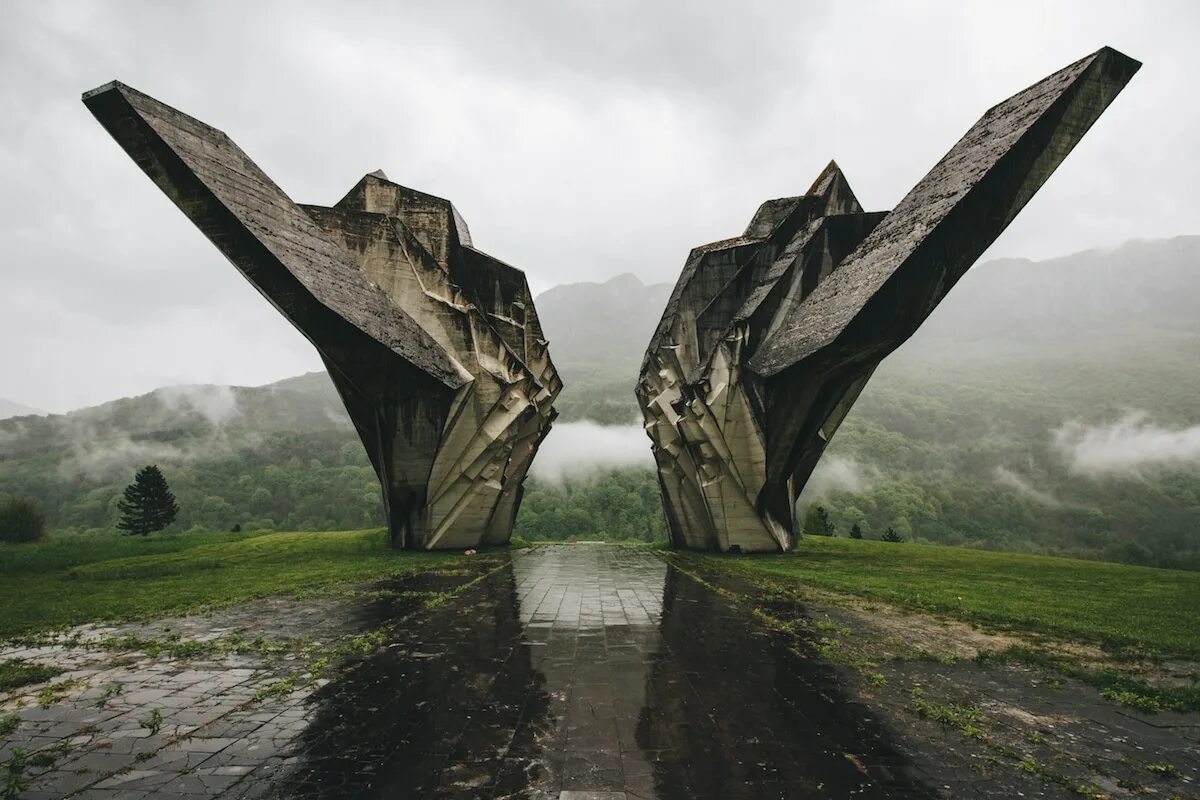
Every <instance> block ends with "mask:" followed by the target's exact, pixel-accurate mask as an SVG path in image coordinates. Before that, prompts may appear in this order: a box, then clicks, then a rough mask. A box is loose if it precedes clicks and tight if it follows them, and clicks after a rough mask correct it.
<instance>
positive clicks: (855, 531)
mask: <svg viewBox="0 0 1200 800" xmlns="http://www.w3.org/2000/svg"><path fill="white" fill-rule="evenodd" d="M850 538H851V539H861V538H862V528H860V527H859V526H858V523H857V522H856V523H854V524H853V525H851V526H850Z"/></svg>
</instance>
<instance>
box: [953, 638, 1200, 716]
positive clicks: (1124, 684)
mask: <svg viewBox="0 0 1200 800" xmlns="http://www.w3.org/2000/svg"><path fill="white" fill-rule="evenodd" d="M975 660H976V661H978V662H980V663H986V662H989V661H992V662H1000V663H1011V664H1024V665H1026V666H1030V667H1039V668H1041V669H1046V670H1051V671H1054V672H1058V673H1060V674H1062V675H1066V676H1067V677H1070V678H1074V679H1075V680H1079V681H1083V682H1084V683H1087V684H1089V685H1091V686H1094V687H1095V688H1096V689H1098V690H1099V691H1100V694H1101V695H1102V696H1104V697H1106V698H1108V699H1109V700H1112V701H1113V702H1116V703H1120V704H1121V705H1125V706H1129V707H1131V708H1136V709H1138V710H1139V711H1145V712H1148V713H1151V714H1153V713H1155V712H1158V711H1163V710H1167V711H1180V712H1188V711H1200V686H1198V685H1196V684H1192V685H1190V686H1184V685H1173V686H1155V685H1152V684H1150V683H1147V682H1146V681H1144V680H1141V679H1140V678H1138V677H1137V676H1135V675H1131V674H1129V673H1128V672H1124V671H1122V670H1117V669H1112V668H1109V667H1106V668H1103V669H1092V668H1089V667H1085V666H1083V665H1081V664H1079V663H1077V662H1076V661H1075V660H1074V659H1072V658H1068V657H1066V656H1062V655H1058V654H1054V653H1047V652H1045V651H1042V650H1034V649H1032V648H1028V647H1020V646H1016V647H1010V648H1008V649H1006V650H1002V651H1000V652H987V651H985V652H981V653H979V655H978V656H976V658H975Z"/></svg>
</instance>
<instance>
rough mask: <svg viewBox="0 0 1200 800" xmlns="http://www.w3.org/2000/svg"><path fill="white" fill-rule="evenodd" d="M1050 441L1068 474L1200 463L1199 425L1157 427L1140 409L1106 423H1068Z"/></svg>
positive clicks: (1137, 471)
mask: <svg viewBox="0 0 1200 800" xmlns="http://www.w3.org/2000/svg"><path fill="white" fill-rule="evenodd" d="M1054 443H1055V446H1056V447H1057V448H1058V449H1059V451H1060V452H1061V453H1062V454H1063V456H1064V457H1065V458H1066V459H1067V463H1068V465H1069V467H1070V469H1071V471H1072V472H1075V473H1077V474H1080V475H1090V476H1117V477H1120V476H1131V477H1140V476H1142V475H1144V474H1146V473H1147V472H1150V471H1155V470H1161V469H1166V468H1180V467H1200V425H1192V426H1191V427H1186V428H1168V427H1164V426H1161V425H1156V424H1155V423H1154V422H1153V421H1152V420H1151V418H1150V415H1149V414H1147V413H1146V412H1144V411H1130V412H1129V413H1128V414H1126V415H1125V416H1123V417H1122V418H1120V419H1119V420H1117V421H1115V422H1112V423H1109V424H1106V425H1085V424H1083V423H1081V422H1068V423H1066V424H1065V425H1063V426H1062V427H1060V428H1059V429H1058V430H1056V431H1055V432H1054Z"/></svg>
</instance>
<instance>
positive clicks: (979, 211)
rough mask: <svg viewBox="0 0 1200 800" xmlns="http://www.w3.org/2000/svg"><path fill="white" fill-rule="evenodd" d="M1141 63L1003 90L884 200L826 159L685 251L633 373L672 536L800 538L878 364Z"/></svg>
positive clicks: (1097, 60) (752, 546)
mask: <svg viewBox="0 0 1200 800" xmlns="http://www.w3.org/2000/svg"><path fill="white" fill-rule="evenodd" d="M1140 66H1141V65H1140V64H1139V63H1138V62H1137V61H1134V60H1133V59H1130V58H1128V57H1127V56H1124V55H1122V54H1121V53H1118V52H1117V51H1115V50H1112V49H1111V48H1107V47H1106V48H1104V49H1101V50H1099V51H1097V52H1096V53H1093V54H1092V55H1090V56H1087V57H1086V58H1084V59H1081V60H1080V61H1077V62H1075V63H1074V64H1071V65H1070V66H1068V67H1066V68H1064V69H1062V70H1060V71H1058V72H1056V73H1054V74H1053V75H1051V76H1049V77H1048V78H1046V79H1044V80H1042V81H1041V82H1039V83H1037V84H1035V85H1033V86H1031V87H1030V88H1028V89H1026V90H1024V91H1022V92H1020V93H1018V94H1016V95H1014V96H1013V97H1010V98H1009V99H1008V100H1005V101H1004V102H1002V103H1000V104H999V105H997V106H995V107H994V108H992V109H990V110H989V111H988V112H987V113H986V114H984V115H983V117H982V118H981V119H980V120H979V122H977V123H976V124H975V126H974V127H973V128H971V129H970V130H969V131H967V134H966V135H965V136H964V137H963V138H962V139H961V140H959V142H958V144H956V145H955V146H954V147H953V148H951V150H950V152H949V153H947V154H946V156H945V157H944V158H943V159H942V160H941V161H940V162H938V164H937V165H935V166H934V168H933V169H932V170H931V171H930V172H929V174H928V175H926V176H925V177H924V178H923V179H922V180H921V181H920V182H919V183H918V184H917V185H916V187H914V188H913V189H912V191H910V192H909V193H908V195H907V196H905V197H904V199H903V200H901V201H900V204H899V205H897V206H896V208H895V209H893V210H892V211H890V212H865V211H864V210H863V208H862V206H860V205H859V202H858V200H857V198H855V196H854V193H853V192H852V191H851V190H850V185H849V183H847V181H846V177H845V176H844V175H843V174H842V172H841V170H840V169H838V166H837V164H834V163H830V164H829V166H828V167H826V168H825V170H824V171H823V172H822V173H821V175H820V176H819V177H818V178H817V180H816V182H815V183H814V184H813V185H812V187H811V188H810V189H809V190H808V192H807V193H806V194H804V195H801V196H798V197H785V198H781V199H778V200H769V201H767V202H766V203H763V204H762V206H761V207H760V208H759V209H758V211H757V213H755V215H754V218H753V219H752V220H751V221H750V225H749V226H748V227H747V228H746V231H745V233H743V234H742V235H741V236H738V237H736V238H733V239H727V240H724V241H720V242H714V243H713V244H708V245H704V246H703V247H699V248H696V249H695V250H693V251H692V253H691V255H690V256H689V257H688V260H687V263H686V264H685V266H684V269H683V273H682V274H681V275H680V277H679V282H678V283H677V284H676V285H675V289H674V292H673V293H672V295H671V297H670V299H669V300H668V302H667V307H666V310H665V311H664V312H663V316H662V319H661V321H660V322H659V325H658V328H657V330H656V331H655V333H654V336H653V338H652V339H651V341H650V345H649V348H648V349H647V351H646V357H645V360H644V361H643V363H642V369H641V374H640V376H639V380H638V384H637V388H636V392H637V397H638V401H639V403H640V405H641V407H642V413H643V416H644V419H645V428H646V433H647V434H648V435H649V436H650V439H651V442H652V448H653V451H654V457H655V460H656V462H657V465H658V475H659V480H660V482H661V484H662V489H663V500H664V506H665V511H666V517H667V528H668V531H669V534H670V537H671V542H672V544H673V545H675V546H677V547H692V548H702V549H709V550H721V551H728V550H739V551H744V552H748V551H770V550H786V549H787V548H789V547H790V546H791V545H792V543H793V537H794V524H795V521H794V519H793V517H794V515H795V504H796V497H797V494H798V493H799V491H800V490H801V488H802V487H803V486H804V484H805V482H806V481H807V480H808V478H809V476H810V475H811V473H812V471H813V468H814V467H815V466H816V464H817V461H818V459H819V458H820V457H821V453H822V452H823V451H824V450H825V447H826V445H827V444H828V442H829V439H830V437H832V436H833V434H834V432H835V431H836V430H837V428H838V425H840V424H841V422H842V419H843V418H844V417H845V416H846V413H847V412H848V411H849V410H850V407H851V405H853V403H854V401H855V399H856V398H857V397H858V395H859V393H860V392H861V391H862V389H863V387H864V386H865V384H866V382H867V380H868V379H869V378H870V377H871V373H872V371H873V370H874V369H875V367H876V366H877V365H878V364H879V362H880V361H882V360H883V358H884V357H885V356H887V355H888V354H889V353H891V352H892V351H893V350H895V349H896V348H897V347H899V346H900V345H901V344H902V343H903V342H904V341H905V340H906V339H908V337H910V336H911V335H912V334H913V333H914V332H915V331H916V330H917V328H918V326H920V324H921V323H922V322H923V321H924V320H925V318H926V317H928V316H929V314H930V313H931V312H932V311H933V309H934V307H935V306H937V304H938V303H939V302H941V301H942V299H943V298H944V297H945V296H946V293H947V292H949V291H950V289H951V287H953V286H954V284H955V282H957V281H958V279H959V278H961V277H962V275H963V273H965V272H966V271H967V269H968V268H969V267H970V266H971V264H973V263H974V262H975V260H976V259H977V258H979V256H980V255H981V254H982V253H983V251H984V250H986V249H987V247H988V245H990V244H991V243H992V242H993V241H995V239H996V237H997V236H999V235H1000V233H1001V232H1002V231H1003V230H1004V229H1005V228H1006V227H1007V226H1008V224H1009V223H1010V222H1011V221H1012V220H1013V218H1014V217H1015V216H1016V215H1017V212H1019V211H1020V210H1021V208H1022V207H1023V206H1024V205H1025V203H1027V202H1028V201H1029V198H1030V197H1032V196H1033V194H1034V192H1036V191H1037V190H1038V189H1039V188H1040V187H1041V186H1042V184H1043V183H1045V181H1046V179H1047V178H1049V177H1050V174H1051V173H1052V172H1054V170H1055V169H1056V168H1057V167H1058V165H1059V164H1060V163H1061V162H1062V160H1063V159H1064V158H1066V156H1067V154H1068V153H1069V152H1070V151H1071V149H1072V148H1073V147H1074V146H1075V145H1076V144H1077V143H1078V142H1079V140H1080V139H1081V138H1082V137H1083V135H1084V133H1086V132H1087V130H1088V128H1090V127H1091V125H1092V123H1094V122H1095V121H1096V119H1097V118H1098V117H1099V116H1100V114H1101V113H1102V112H1103V111H1104V110H1105V108H1107V107H1108V105H1109V103H1111V102H1112V100H1113V98H1115V97H1116V95H1117V94H1118V93H1119V92H1120V91H1121V89H1122V88H1124V86H1125V84H1126V83H1128V81H1129V80H1130V79H1131V78H1132V77H1133V74H1134V73H1135V72H1136V71H1137V69H1138V67H1140Z"/></svg>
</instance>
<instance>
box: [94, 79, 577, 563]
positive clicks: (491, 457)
mask: <svg viewBox="0 0 1200 800" xmlns="http://www.w3.org/2000/svg"><path fill="white" fill-rule="evenodd" d="M83 101H84V103H85V104H86V105H87V107H88V108H89V109H90V110H91V112H92V113H93V114H94V115H95V116H96V118H97V119H98V120H99V121H100V123H101V124H102V125H104V127H105V129H107V130H108V132H109V133H110V134H111V135H112V137H113V138H114V139H116V141H117V143H118V144H120V145H121V147H123V148H124V149H125V151H126V152H127V153H128V154H129V155H130V157H131V158H133V160H134V161H135V162H136V163H137V164H138V166H139V167H141V168H142V170H143V171H144V172H145V173H146V174H147V175H148V176H150V178H151V179H152V180H153V181H154V182H155V183H156V184H157V185H158V187H159V188H160V189H162V190H163V192H164V193H165V194H166V195H167V196H168V197H169V198H170V199H171V200H172V202H174V203H175V204H176V205H177V206H179V208H180V210H181V211H183V212H184V213H185V214H186V215H187V216H188V218H189V219H191V220H192V222H194V223H195V224H196V227H198V228H199V229H200V230H201V231H202V232H203V233H204V234H205V236H207V237H208V238H209V240H210V241H212V243H213V244H215V245H216V246H217V248H218V249H219V250H220V251H221V252H222V253H224V254H225V256H226V257H227V258H228V259H229V260H230V261H231V262H232V263H233V264H234V266H236V267H237V268H238V270H239V271H241V273H242V274H243V275H244V276H245V277H246V278H247V279H248V280H249V281H250V283H251V284H253V285H254V287H255V288H256V289H258V290H259V292H261V293H262V294H263V296H264V297H266V298H267V300H269V301H270V302H271V304H272V305H274V306H275V307H276V308H277V309H278V310H279V311H280V313H282V314H283V315H284V316H285V317H287V318H288V320H290V321H291V322H292V324H293V325H295V326H296V327H297V328H298V329H299V330H300V332H301V333H303V334H304V335H305V337H307V338H308V340H309V341H311V342H312V343H313V345H314V346H315V347H316V348H317V351H318V352H319V353H320V355H321V358H322V359H323V360H324V362H325V364H326V366H327V367H328V369H329V374H330V376H331V377H332V379H333V382H334V385H335V386H337V389H338V392H339V393H340V394H341V396H342V399H343V401H344V402H345V404H346V409H347V411H349V413H350V418H351V419H352V420H353V422H354V425H355V427H356V428H357V429H358V433H359V436H360V437H361V438H362V441H363V444H364V445H365V446H366V448H367V453H368V455H369V456H370V458H371V463H372V464H373V465H374V467H375V471H376V473H377V474H378V475H379V480H380V483H381V485H382V487H383V499H384V506H385V508H386V511H387V518H388V527H389V530H390V533H391V538H392V542H393V544H395V545H396V546H398V547H420V548H452V547H471V546H475V545H478V544H481V543H485V542H486V543H501V542H506V541H508V539H509V537H510V536H511V534H512V526H513V522H514V521H515V519H516V513H517V508H518V506H519V505H520V499H521V484H522V482H523V481H524V479H525V474H526V472H527V470H528V468H529V464H530V462H531V461H532V459H533V455H534V453H535V452H536V450H537V447H538V445H539V444H540V443H541V440H542V438H543V437H544V436H545V435H546V433H547V431H548V430H549V427H550V423H551V421H552V420H553V418H554V411H553V408H552V404H553V401H554V398H555V397H556V396H557V395H558V393H559V391H560V390H561V388H562V384H561V381H560V380H559V378H558V373H557V372H556V371H555V369H554V365H553V364H552V363H551V361H550V357H549V353H548V351H547V344H546V341H545V338H544V336H543V334H542V330H541V326H540V325H539V323H538V318H537V313H536V311H535V310H534V307H533V298H532V296H531V294H530V291H529V286H528V284H527V283H526V281H525V276H524V274H523V273H522V272H520V271H519V270H517V269H515V268H513V267H510V266H508V265H507V264H504V263H502V262H500V261H498V260H496V259H494V258H492V257H491V256H489V255H487V254H485V253H483V252H481V251H479V250H476V249H475V248H474V247H473V246H472V242H471V239H470V235H469V234H468V233H467V229H466V223H465V222H464V221H463V219H462V217H461V215H459V213H458V211H457V210H456V209H455V208H454V206H453V205H451V203H450V202H449V201H447V200H443V199H441V198H438V197H433V196H432V195H427V194H423V193H421V192H417V191H414V190H412V189H408V188H405V187H403V186H400V185H398V184H395V183H392V182H391V181H389V180H387V178H386V176H384V175H383V173H382V172H376V173H372V174H370V175H367V176H365V177H364V178H363V179H362V180H361V181H359V182H358V184H357V185H356V186H355V187H354V188H353V189H352V190H351V191H350V193H349V194H347V196H346V197H345V198H343V199H342V200H341V201H340V202H339V203H338V204H337V205H336V206H334V207H332V208H325V207H321V206H301V205H297V204H296V203H293V202H292V200H291V199H289V198H288V196H287V195H286V194H284V192H283V191H282V190H281V189H280V188H279V187H278V186H276V185H275V183H274V182H272V181H271V179H270V178H268V177H267V176H266V174H264V173H263V172H262V170H260V169H259V168H258V166H257V165H256V164H255V163H254V162H253V161H251V160H250V158H249V157H248V156H246V154H245V153H243V152H242V150H241V149H240V148H239V147H238V146H237V145H236V144H234V143H233V142H232V141H231V140H230V139H229V137H228V136H226V135H225V134H224V133H222V132H221V131H219V130H216V129H215V128H212V127H209V126H208V125H205V124H204V123H202V122H200V121H199V120H196V119H193V118H192V117H189V116H187V115H186V114H182V113H180V112H179V111H176V110H175V109H173V108H171V107H169V106H166V105H164V104H162V103H160V102H158V101H157V100H155V99H153V98H151V97H148V96H147V95H144V94H142V93H140V92H137V91H135V90H133V89H131V88H129V87H128V86H124V85H123V84H120V83H116V82H114V83H110V84H106V85H105V86H102V87H100V88H98V89H95V90H93V91H90V92H87V93H85V94H84V96H83Z"/></svg>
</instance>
